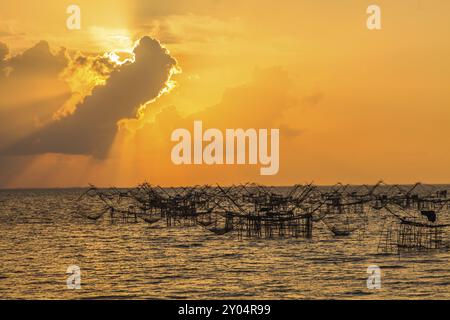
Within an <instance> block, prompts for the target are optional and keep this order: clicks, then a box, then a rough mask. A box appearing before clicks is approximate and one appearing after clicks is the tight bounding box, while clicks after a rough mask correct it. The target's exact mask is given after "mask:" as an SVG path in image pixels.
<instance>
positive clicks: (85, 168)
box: [0, 0, 450, 188]
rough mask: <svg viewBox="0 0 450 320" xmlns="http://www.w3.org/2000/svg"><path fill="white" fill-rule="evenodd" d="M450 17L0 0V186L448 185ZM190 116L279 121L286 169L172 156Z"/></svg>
mask: <svg viewBox="0 0 450 320" xmlns="http://www.w3.org/2000/svg"><path fill="white" fill-rule="evenodd" d="M70 4H77V5H79V7H80V8H81V29H80V30H69V29H67V27H66V20H67V18H68V16H69V15H68V14H67V13H66V9H67V7H68V6H69V5H70ZM371 4H377V5H379V6H380V7H381V10H382V11H381V14H382V16H381V19H382V20H381V21H382V29H381V30H376V31H370V30H368V29H367V27H366V20H367V17H368V14H367V13H366V9H367V7H368V6H369V5H371ZM449 17H450V1H446V0H427V1H424V0H422V1H419V0H397V1H390V0H376V1H365V0H336V1H331V0H315V1H312V0H309V1H306V0H303V1H302V0H282V1H266V0H258V1H256V0H241V1H225V0H159V1H151V0H149V1H145V0H127V1H125V0H120V1H119V0H116V1H114V0H108V1H106V0H99V1H88V0H77V1H62V0H46V1H34V0H17V1H14V2H6V1H2V2H0V150H2V151H0V187H3V188H25V187H72V186H86V185H87V184H88V183H93V184H96V185H100V186H112V185H116V186H132V185H136V184H138V183H141V182H144V181H148V182H150V183H153V184H160V185H165V186H168V185H193V184H206V183H209V184H212V183H221V184H232V183H239V182H246V181H252V182H260V183H265V184H272V185H286V184H294V183H305V182H311V181H313V182H315V183H317V184H334V183H336V182H342V183H354V184H359V183H376V182H377V181H378V180H380V179H383V180H384V181H385V182H387V183H412V182H416V181H422V182H428V183H448V182H450V165H449V162H450V161H449V160H450V148H449V143H448V138H449V137H450V19H449ZM143 37H144V38H143ZM142 38H143V40H141V42H140V43H139V39H142ZM152 39H155V40H158V41H154V40H152ZM159 43H160V45H159ZM62 47H63V48H65V49H61V48H62ZM165 48H166V49H167V51H166V50H165ZM133 50H135V51H134V54H133ZM113 52H114V53H115V55H113V54H112V53H113ZM133 56H134V58H135V61H134V63H132V62H125V63H124V64H123V65H119V64H118V63H117V61H123V60H125V59H126V58H129V59H132V58H133ZM114 57H116V59H115V58H114ZM117 57H118V58H117ZM117 59H118V60H117ZM194 120H202V121H203V125H204V127H205V128H220V129H225V128H267V129H270V128H280V150H281V151H280V171H279V173H278V174H277V175H275V176H260V175H259V168H260V166H259V165H256V166H236V165H235V166H223V165H222V166H221V165H217V166H175V165H173V164H172V162H171V159H170V152H171V149H172V147H173V146H174V143H173V142H171V141H170V135H171V133H172V131H173V130H174V129H176V128H187V129H189V130H192V126H193V121H194Z"/></svg>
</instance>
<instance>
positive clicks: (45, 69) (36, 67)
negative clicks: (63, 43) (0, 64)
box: [7, 41, 68, 77]
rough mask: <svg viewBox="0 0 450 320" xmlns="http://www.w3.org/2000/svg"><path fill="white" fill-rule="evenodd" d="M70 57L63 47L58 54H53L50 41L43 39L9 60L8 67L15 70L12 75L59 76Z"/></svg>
mask: <svg viewBox="0 0 450 320" xmlns="http://www.w3.org/2000/svg"><path fill="white" fill-rule="evenodd" d="M67 63H68V58H67V56H66V53H65V49H64V48H62V49H61V50H60V51H59V52H58V53H57V54H56V55H54V54H52V52H51V51H50V47H49V45H48V42H46V41H41V42H39V43H37V44H36V45H35V46H34V47H32V48H30V49H28V50H26V51H25V52H24V53H22V54H20V55H17V56H14V57H12V58H11V59H9V60H8V61H7V65H8V67H11V68H12V69H13V70H14V72H13V73H12V74H11V77H20V76H28V75H30V74H35V75H39V76H57V75H58V74H59V73H60V72H61V71H62V70H64V68H65V67H66V66H67Z"/></svg>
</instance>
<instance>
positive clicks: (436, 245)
mask: <svg viewBox="0 0 450 320" xmlns="http://www.w3.org/2000/svg"><path fill="white" fill-rule="evenodd" d="M377 198H378V200H380V202H378V203H377V204H376V208H377V209H381V208H382V209H384V210H385V211H386V212H387V213H388V214H389V215H390V217H388V219H387V223H386V225H385V227H384V228H383V230H382V234H381V238H380V243H379V246H378V250H379V252H381V253H402V252H411V251H413V252H417V251H429V250H433V249H448V248H449V246H450V242H449V240H450V239H449V228H450V221H449V211H450V199H449V198H448V191H447V190H441V189H438V188H436V187H433V186H425V185H422V184H419V183H417V184H415V185H414V186H412V187H410V188H409V189H407V188H405V187H401V186H398V185H395V186H392V187H390V188H389V190H388V192H386V193H385V194H382V195H379V196H378V197H377Z"/></svg>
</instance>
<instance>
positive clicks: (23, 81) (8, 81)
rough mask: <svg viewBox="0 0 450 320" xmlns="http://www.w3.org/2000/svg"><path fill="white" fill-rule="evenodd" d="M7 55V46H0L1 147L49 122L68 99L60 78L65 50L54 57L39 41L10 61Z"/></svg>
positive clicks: (66, 88)
mask: <svg viewBox="0 0 450 320" xmlns="http://www.w3.org/2000/svg"><path fill="white" fill-rule="evenodd" d="M7 53H8V47H7V46H6V45H5V44H2V43H0V70H3V71H2V72H0V148H4V147H5V146H7V145H9V144H11V143H13V142H14V141H17V140H18V139H20V138H23V137H24V136H26V135H27V134H29V133H30V132H32V131H33V130H35V129H36V126H37V125H39V124H41V123H43V122H45V119H51V115H52V114H53V113H54V112H55V111H56V110H58V109H59V108H60V107H61V105H62V104H63V103H64V101H66V100H67V99H68V98H69V96H70V88H69V87H68V85H67V83H66V82H65V81H63V80H61V79H60V78H59V74H60V73H61V72H62V71H63V70H64V68H65V67H66V66H67V63H68V58H67V57H66V55H65V50H64V49H62V50H60V51H59V53H57V54H53V53H52V52H51V51H50V48H49V45H48V43H47V42H44V41H41V42H39V43H37V44H36V45H34V46H33V47H31V48H29V49H28V50H26V51H24V52H23V53H21V54H19V55H16V56H13V57H11V58H7ZM6 70H7V72H6Z"/></svg>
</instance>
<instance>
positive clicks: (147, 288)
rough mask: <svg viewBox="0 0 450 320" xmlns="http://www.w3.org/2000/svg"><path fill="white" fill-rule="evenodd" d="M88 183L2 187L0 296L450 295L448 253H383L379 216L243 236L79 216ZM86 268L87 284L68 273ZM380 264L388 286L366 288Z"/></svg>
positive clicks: (288, 297) (248, 297)
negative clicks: (283, 234)
mask: <svg viewBox="0 0 450 320" xmlns="http://www.w3.org/2000/svg"><path fill="white" fill-rule="evenodd" d="M81 192H82V191H81V190H47V191H45V190H39V191H36V190H34V191H0V298H1V299H10V298H25V299H29V298H39V299H61V298H62V299H99V298H100V299H101V298H112V299H124V298H127V299H128V298H138V299H141V298H158V299H161V298H162V299H183V298H193V299H196V298H198V299H241V298H243V299H253V298H255V299H256V298H257V299H303V298H308V299H318V298H332V299H341V298H342V299H352V298H357V299H380V298H389V299H390V298H409V299H444V298H446V299H449V298H450V263H449V258H450V253H449V252H448V251H447V252H440V253H425V254H414V255H408V256H398V255H378V254H377V245H378V239H379V232H380V224H381V223H380V221H378V220H379V219H378V218H377V216H375V215H374V214H372V215H371V216H370V217H369V218H370V219H369V227H368V230H367V231H366V233H365V234H364V235H363V234H362V233H359V232H357V233H355V234H354V235H352V236H351V237H343V238H335V237H332V235H331V233H330V232H329V231H328V230H326V228H325V227H324V226H323V225H322V224H321V223H320V224H316V225H314V237H313V239H312V240H303V239H285V240H245V239H244V240H239V239H238V238H237V237H235V236H232V235H227V236H216V235H213V234H210V233H208V232H207V231H205V230H204V229H201V228H197V227H194V228H187V229H183V228H166V227H164V226H163V225H160V226H156V227H151V226H149V225H147V224H146V223H144V222H141V223H137V224H117V225H111V224H109V223H106V222H90V221H86V220H85V219H83V218H81V217H79V216H76V215H74V214H73V212H72V210H73V201H74V199H76V198H77V197H78V195H79V194H80V193H81ZM71 265H77V266H79V267H80V268H81V281H82V288H81V290H69V289H68V288H67V285H66V279H67V276H68V275H67V274H66V270H67V268H68V267H69V266H71ZM369 265H378V266H379V267H380V268H381V272H382V288H381V289H380V290H369V289H367V285H366V280H367V276H368V274H367V267H368V266H369Z"/></svg>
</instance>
